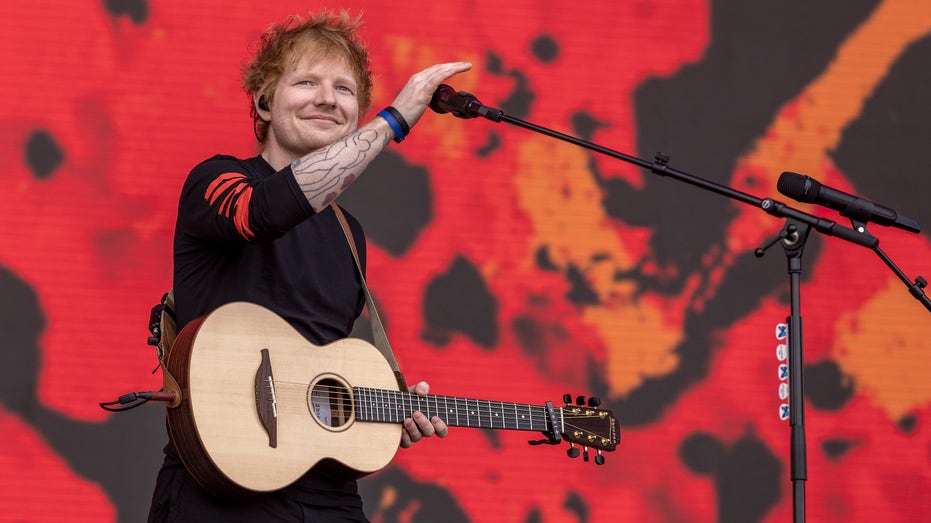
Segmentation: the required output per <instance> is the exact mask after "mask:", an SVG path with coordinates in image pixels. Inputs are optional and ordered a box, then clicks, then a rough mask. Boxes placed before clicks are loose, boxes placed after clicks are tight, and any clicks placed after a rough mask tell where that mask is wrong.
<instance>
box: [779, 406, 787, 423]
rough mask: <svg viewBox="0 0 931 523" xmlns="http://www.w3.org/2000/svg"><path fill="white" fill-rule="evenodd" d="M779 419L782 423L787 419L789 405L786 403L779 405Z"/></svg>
mask: <svg viewBox="0 0 931 523" xmlns="http://www.w3.org/2000/svg"><path fill="white" fill-rule="evenodd" d="M779 419H781V420H782V421H785V420H787V419H789V404H788V403H783V404H782V405H779Z"/></svg>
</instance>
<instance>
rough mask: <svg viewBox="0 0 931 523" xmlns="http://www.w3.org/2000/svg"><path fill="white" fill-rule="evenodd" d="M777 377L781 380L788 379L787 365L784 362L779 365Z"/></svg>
mask: <svg viewBox="0 0 931 523" xmlns="http://www.w3.org/2000/svg"><path fill="white" fill-rule="evenodd" d="M779 379H781V380H782V381H785V380H787V379H789V366H788V365H786V364H785V363H783V364H782V365H780V366H779Z"/></svg>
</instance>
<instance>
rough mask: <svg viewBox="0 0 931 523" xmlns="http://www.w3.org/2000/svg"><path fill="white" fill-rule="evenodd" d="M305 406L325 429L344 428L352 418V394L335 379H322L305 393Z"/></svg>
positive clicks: (344, 385)
mask: <svg viewBox="0 0 931 523" xmlns="http://www.w3.org/2000/svg"><path fill="white" fill-rule="evenodd" d="M307 406H308V408H309V409H310V413H311V414H312V415H313V417H314V419H315V420H317V423H319V424H320V425H322V426H323V427H325V428H334V429H335V428H339V427H344V426H345V425H346V424H347V423H349V421H350V419H351V418H352V408H353V407H352V394H351V392H350V390H349V387H348V386H347V385H346V384H345V383H343V382H342V381H341V380H339V379H337V378H336V377H324V378H321V379H319V380H317V381H316V382H314V383H313V385H312V386H311V388H310V389H309V390H308V392H307Z"/></svg>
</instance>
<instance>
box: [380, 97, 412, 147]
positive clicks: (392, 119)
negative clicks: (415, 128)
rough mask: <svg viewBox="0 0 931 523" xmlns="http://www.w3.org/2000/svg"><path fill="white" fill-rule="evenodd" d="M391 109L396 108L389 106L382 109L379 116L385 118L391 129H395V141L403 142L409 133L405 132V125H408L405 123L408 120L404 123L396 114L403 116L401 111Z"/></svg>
mask: <svg viewBox="0 0 931 523" xmlns="http://www.w3.org/2000/svg"><path fill="white" fill-rule="evenodd" d="M391 109H394V107H391V106H388V107H386V108H384V109H382V110H381V111H378V116H381V117H382V118H384V119H385V121H386V122H388V125H389V126H390V127H391V130H392V131H394V141H396V142H398V143H401V142H402V141H404V138H405V137H406V136H407V133H406V132H404V127H406V125H404V124H406V123H407V122H404V123H403V124H402V123H401V122H400V121H399V120H398V118H396V116H395V115H396V114H397V116H401V115H400V113H398V111H397V109H395V110H393V111H392V110H391ZM401 118H403V116H401Z"/></svg>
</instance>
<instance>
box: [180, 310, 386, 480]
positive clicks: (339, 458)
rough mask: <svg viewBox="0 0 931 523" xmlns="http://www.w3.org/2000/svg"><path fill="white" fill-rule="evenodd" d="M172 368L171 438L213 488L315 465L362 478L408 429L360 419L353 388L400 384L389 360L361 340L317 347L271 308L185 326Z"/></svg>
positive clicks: (292, 475) (289, 476)
mask: <svg viewBox="0 0 931 523" xmlns="http://www.w3.org/2000/svg"><path fill="white" fill-rule="evenodd" d="M263 349H267V350H266V351H265V352H264V355H263ZM263 359H264V360H265V362H266V366H269V365H270V367H268V369H267V372H268V376H267V377H265V376H264V375H262V371H260V369H261V368H262V366H263ZM167 367H168V370H169V372H170V373H171V374H172V375H173V376H174V377H175V379H176V380H177V381H178V384H179V386H180V389H181V396H182V400H181V402H180V404H179V405H178V406H177V407H174V408H169V409H168V425H169V430H170V434H171V438H172V441H173V442H174V444H175V446H176V447H177V449H178V453H179V454H180V456H181V459H182V460H183V462H184V464H185V466H186V467H187V469H188V471H190V472H191V474H192V475H193V476H194V477H195V479H197V481H198V482H199V483H200V484H201V485H202V486H204V487H205V488H207V489H208V490H210V491H211V492H214V493H217V494H221V495H243V494H248V493H254V492H268V491H273V490H277V489H280V488H283V487H285V486H287V485H290V484H291V483H293V482H294V481H296V480H297V479H298V478H300V477H301V476H302V475H304V474H305V473H306V472H307V471H308V470H310V469H311V468H313V467H315V466H317V465H320V466H332V467H335V468H337V469H339V471H340V472H342V473H344V474H347V475H350V476H355V477H359V476H363V475H365V474H368V473H371V472H374V471H376V470H378V469H381V468H383V467H384V466H386V465H387V464H388V463H389V462H390V461H391V459H392V458H393V457H394V455H395V453H396V452H397V449H398V444H399V442H400V437H401V425H399V424H395V423H357V420H356V418H355V413H356V406H355V405H354V404H353V401H354V400H353V398H352V387H354V386H364V387H376V388H381V389H388V390H395V391H396V390H397V389H398V384H397V381H396V379H395V376H394V373H393V371H392V370H391V367H390V366H389V365H388V362H387V361H386V360H385V359H384V357H383V356H382V355H381V353H380V352H379V351H378V349H377V348H375V347H373V346H372V345H371V344H369V343H367V342H365V341H363V340H358V339H352V338H348V339H343V340H340V341H338V342H335V343H332V344H330V345H327V346H323V347H319V346H315V345H313V344H311V343H310V342H308V341H307V340H306V339H305V338H304V337H303V336H301V335H300V334H299V333H298V332H297V331H296V330H294V328H292V327H291V326H290V325H288V323H287V322H286V321H285V320H283V319H282V318H280V317H278V316H277V315H276V314H274V313H273V312H271V311H269V310H267V309H265V308H263V307H260V306H258V305H255V304H251V303H245V302H236V303H230V304H227V305H224V306H222V307H220V308H218V309H217V310H216V311H214V312H212V313H211V314H209V315H207V316H204V317H203V318H201V319H198V320H195V321H193V322H191V323H190V324H189V325H188V326H187V327H185V329H184V330H182V332H181V333H179V335H178V337H177V339H176V340H175V342H174V344H173V346H172V348H171V353H170V354H169V357H168V364H167ZM257 373H258V374H260V376H259V377H257ZM271 375H273V376H274V378H273V379H272V378H271ZM266 379H267V381H268V382H269V383H268V385H264V383H265V380H266ZM272 389H273V390H272ZM321 398H322V399H321ZM272 403H273V405H272ZM263 408H264V409H265V412H266V413H265V415H264V419H263V415H262V414H261V412H262V411H263ZM321 409H323V413H321ZM328 409H331V410H332V411H333V412H332V414H331V416H330V417H327V416H326V410H328ZM269 420H270V421H269ZM270 424H273V425H275V426H274V427H271V428H270V427H269V425H270Z"/></svg>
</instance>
